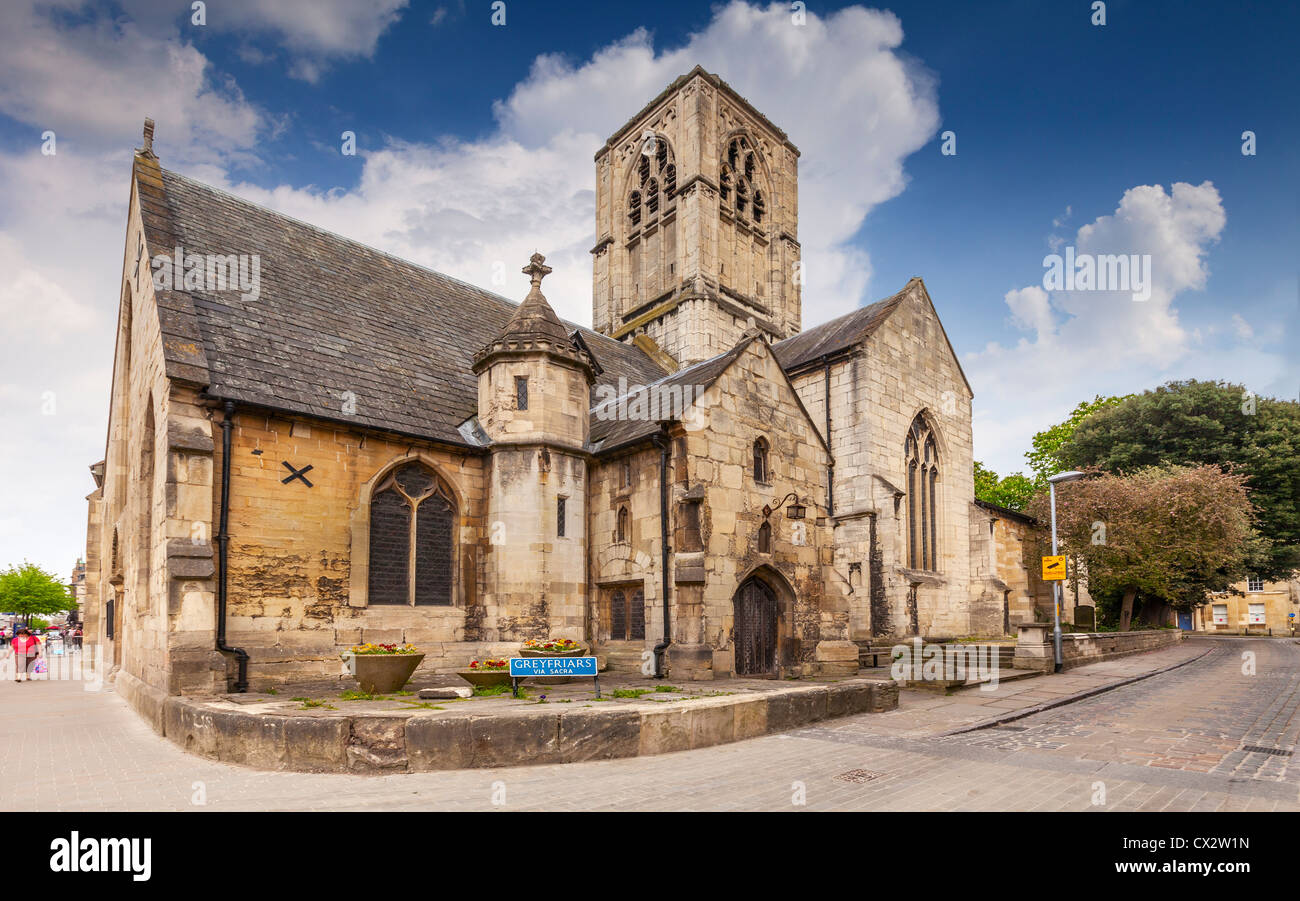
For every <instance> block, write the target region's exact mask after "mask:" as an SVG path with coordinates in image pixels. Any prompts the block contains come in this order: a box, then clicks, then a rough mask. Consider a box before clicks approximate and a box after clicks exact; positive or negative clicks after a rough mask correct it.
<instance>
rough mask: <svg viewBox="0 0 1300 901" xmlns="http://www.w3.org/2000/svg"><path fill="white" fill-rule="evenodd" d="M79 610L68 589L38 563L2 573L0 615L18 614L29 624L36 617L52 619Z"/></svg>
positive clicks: (0, 577)
mask: <svg viewBox="0 0 1300 901" xmlns="http://www.w3.org/2000/svg"><path fill="white" fill-rule="evenodd" d="M76 609H77V602H76V600H75V599H73V597H72V595H71V593H70V592H69V589H68V586H67V585H64V584H63V583H62V582H60V581H59V580H58V579H56V578H55V577H54V576H53V575H51V574H50V573H47V572H46V571H45V570H43V569H41V568H40V567H39V566H37V565H36V564H34V563H26V562H24V563H23V565H22V566H11V567H9V568H8V569H7V570H5V571H4V572H0V611H4V612H5V613H17V614H18V615H19V616H21V617H23V619H24V620H26V619H29V618H30V617H32V616H34V615H36V614H43V615H46V616H52V615H54V614H55V613H59V612H61V611H63V610H76Z"/></svg>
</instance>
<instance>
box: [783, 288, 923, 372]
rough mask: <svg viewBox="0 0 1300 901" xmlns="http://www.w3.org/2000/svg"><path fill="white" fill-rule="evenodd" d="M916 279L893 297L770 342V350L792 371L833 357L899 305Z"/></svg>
mask: <svg viewBox="0 0 1300 901" xmlns="http://www.w3.org/2000/svg"><path fill="white" fill-rule="evenodd" d="M919 281H920V279H915V278H914V279H912V280H911V281H909V282H908V283H907V285H906V286H905V287H904V288H903V290H901V291H899V292H898V293H897V294H895V295H893V296H892V297H886V298H885V299H884V300H878V301H876V302H875V303H873V304H868V305H867V306H865V307H859V308H858V309H856V310H854V311H853V312H852V313H846V314H845V315H843V316H841V317H839V318H838V319H832V320H831V321H830V322H823V323H822V324H821V325H819V326H816V327H814V328H810V329H808V331H806V332H800V333H799V334H797V335H791V336H790V337H789V338H786V339H785V340H784V341H778V342H777V343H776V344H773V345H772V350H773V352H774V353H775V354H776V358H777V360H778V361H780V363H781V368H782V369H784V370H785V371H786V372H793V371H794V370H797V369H799V368H800V367H802V366H806V365H808V364H809V363H813V362H815V361H817V360H820V359H821V358H822V357H833V356H835V355H836V354H838V353H840V352H842V351H845V350H848V349H849V348H850V347H853V346H855V345H857V344H860V343H862V341H864V340H866V339H867V338H868V337H870V336H871V333H872V332H874V331H875V330H876V329H877V328H879V327H880V324H881V323H882V322H884V321H885V320H886V319H888V318H889V314H891V313H893V312H894V310H896V309H898V305H899V304H900V303H902V302H903V297H904V295H906V294H907V292H908V290H909V289H910V288H911V287H912V285H913V284H914V283H917V282H919Z"/></svg>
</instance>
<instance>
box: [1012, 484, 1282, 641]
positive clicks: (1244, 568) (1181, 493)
mask: <svg viewBox="0 0 1300 901" xmlns="http://www.w3.org/2000/svg"><path fill="white" fill-rule="evenodd" d="M1057 496H1058V497H1057V505H1056V511H1057V531H1058V534H1059V537H1060V543H1061V548H1062V552H1063V553H1065V554H1069V555H1071V556H1073V557H1075V558H1076V560H1077V565H1078V567H1079V569H1080V570H1081V571H1082V572H1081V573H1080V575H1081V576H1083V577H1086V578H1087V581H1088V590H1089V592H1090V593H1091V594H1092V596H1093V598H1094V599H1096V600H1097V602H1098V604H1099V605H1100V604H1105V605H1107V606H1111V607H1113V606H1114V605H1115V604H1116V603H1117V602H1118V603H1119V605H1120V607H1121V613H1120V629H1121V630H1126V629H1128V626H1129V620H1130V618H1131V615H1132V611H1133V604H1134V601H1135V600H1137V599H1138V597H1139V596H1140V597H1141V599H1142V601H1143V608H1144V612H1145V614H1146V619H1147V621H1148V622H1150V623H1152V624H1153V625H1160V624H1162V623H1163V619H1164V617H1165V615H1166V613H1167V608H1169V607H1173V608H1177V609H1189V608H1191V607H1196V606H1200V605H1201V604H1204V603H1206V602H1207V601H1208V599H1209V596H1210V595H1211V594H1212V593H1214V592H1220V591H1224V590H1227V589H1229V588H1230V587H1231V586H1232V585H1233V583H1235V582H1239V581H1241V580H1242V579H1243V578H1245V577H1246V574H1247V573H1248V572H1249V571H1250V567H1251V566H1253V565H1255V564H1256V563H1257V561H1258V558H1259V556H1260V554H1261V551H1262V544H1261V542H1260V540H1259V536H1258V535H1257V534H1256V533H1255V532H1254V530H1253V528H1252V509H1251V504H1250V501H1249V499H1248V497H1247V489H1246V478H1245V476H1244V475H1241V474H1238V473H1234V472H1225V471H1224V470H1223V469H1221V468H1219V467H1217V466H1198V467H1189V466H1167V467H1150V468H1147V469H1143V470H1140V471H1138V472H1135V473H1133V474H1132V475H1126V476H1124V475H1113V474H1105V473H1095V474H1094V477H1092V478H1088V479H1083V480H1080V481H1077V482H1069V483H1066V484H1064V485H1061V486H1059V487H1058V488H1057ZM1030 510H1031V515H1034V516H1036V517H1038V518H1039V519H1040V521H1044V522H1045V521H1046V520H1047V517H1048V511H1047V500H1046V499H1045V498H1044V497H1042V496H1041V495H1039V496H1036V497H1035V498H1034V501H1033V503H1032V504H1030Z"/></svg>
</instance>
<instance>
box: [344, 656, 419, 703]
mask: <svg viewBox="0 0 1300 901" xmlns="http://www.w3.org/2000/svg"><path fill="white" fill-rule="evenodd" d="M348 660H349V661H350V662H349V667H348V668H349V669H350V670H351V671H352V676H353V678H355V679H356V680H357V683H358V684H359V685H360V686H361V690H362V691H364V692H366V693H367V694H387V693H388V692H390V691H397V690H398V689H399V688H401V687H402V686H403V685H405V684H406V683H407V682H409V681H410V679H411V676H412V675H413V674H414V673H415V669H416V667H418V666H419V665H420V662H421V661H422V660H424V655H423V654H350V655H348Z"/></svg>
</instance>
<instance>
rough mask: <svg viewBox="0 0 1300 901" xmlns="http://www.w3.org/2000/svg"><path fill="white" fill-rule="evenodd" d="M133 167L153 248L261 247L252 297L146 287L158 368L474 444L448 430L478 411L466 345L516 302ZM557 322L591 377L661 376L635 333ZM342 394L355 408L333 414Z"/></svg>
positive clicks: (214, 389) (217, 391) (211, 385)
mask: <svg viewBox="0 0 1300 901" xmlns="http://www.w3.org/2000/svg"><path fill="white" fill-rule="evenodd" d="M136 179H137V185H139V192H140V199H141V204H142V212H143V214H144V218H145V230H146V237H147V240H148V242H149V247H148V253H149V255H150V256H151V257H152V256H155V255H157V254H159V253H170V252H171V251H172V249H173V247H175V246H177V245H180V246H183V247H184V248H185V249H186V251H187V252H194V253H210V254H219V255H223V256H225V255H229V254H257V255H258V256H259V258H260V274H261V291H260V296H259V297H258V298H257V299H250V300H247V301H245V300H243V299H242V298H241V297H240V294H239V292H238V291H237V290H235V291H230V290H227V291H220V292H217V291H208V290H185V291H159V292H157V294H158V307H159V315H160V317H162V319H163V332H164V346H165V354H166V358H167V371H168V375H170V376H173V377H175V378H179V379H183V380H186V381H190V382H194V383H197V384H200V385H206V386H207V392H208V394H210V395H212V396H214V397H220V398H223V399H230V400H234V401H236V402H243V403H248V404H255V405H259V406H264V407H268V408H271V409H278V410H283V411H286V412H291V413H301V414H306V415H310V416H317V417H322V418H325V419H331V420H336V421H343V422H350V423H355V424H356V425H358V426H365V427H371V428H376V429H383V430H387V431H393V432H398V433H401V434H406V435H411V436H418V437H422V438H428V439H432V440H435V441H442V442H447V443H451V444H456V445H465V446H473V443H472V442H470V441H467V440H466V438H465V435H464V434H463V433H462V432H461V431H460V430H458V428H457V426H459V425H460V424H461V423H463V422H464V421H465V420H467V419H468V418H469V417H471V416H473V415H474V414H475V413H476V412H477V410H478V380H477V378H476V377H475V376H474V374H473V372H472V371H471V365H472V356H473V354H474V353H475V352H476V351H477V350H479V349H480V348H482V347H484V346H485V345H487V344H488V343H489V342H491V341H492V340H493V339H494V338H496V337H497V336H498V335H499V334H500V333H501V332H502V331H503V329H504V328H505V327H506V326H507V324H508V323H509V322H510V321H511V319H512V317H514V316H515V315H516V313H517V312H518V311H519V307H518V305H516V304H515V303H512V302H511V301H509V300H507V299H506V298H504V297H501V296H499V295H496V294H493V293H492V292H490V291H484V290H482V289H481V288H476V287H474V286H472V285H468V284H466V283H464V282H461V281H458V280H456V279H453V278H450V277H449V276H446V275H443V274H441V273H438V272H434V271H433V270H430V269H426V268H424V267H422V266H418V265H416V264H414V263H409V262H406V261H404V260H400V259H397V258H396V257H393V256H390V255H388V254H386V253H383V252H382V251H379V250H375V249H374V248H371V247H367V246H365V245H363V244H360V243H357V242H355V241H351V240H349V239H347V238H343V237H340V236H338V235H334V234H331V233H329V232H326V231H323V230H321V229H318V228H315V227H313V226H311V225H307V224H306V223H303V222H299V221H298V220H296V219H293V218H290V217H288V216H285V215H283V214H280V213H277V212H274V211H272V210H269V209H266V208H264V207H260V206H257V205H256V204H253V203H249V202H248V201H245V200H241V199H239V198H238V197H235V196H233V195H231V194H227V193H225V192H223V191H219V190H217V189H216V188H213V187H210V186H208V185H204V184H201V183H199V182H196V181H193V180H191V179H188V178H186V177H184V176H182V175H178V174H176V173H174V172H170V171H167V170H165V169H160V168H159V167H158V166H157V163H156V161H155V160H153V159H152V158H150V157H149V156H147V155H144V154H137V156H136ZM521 288H522V285H521ZM526 312H527V311H526ZM532 312H535V311H532ZM552 315H553V314H552ZM549 325H550V324H549V323H547V326H548V327H549ZM566 328H567V329H568V330H569V332H572V331H573V330H575V329H576V330H577V331H578V332H579V334H580V335H581V337H582V339H583V341H584V342H585V344H586V347H588V348H589V349H590V351H591V353H592V355H593V356H594V357H595V359H596V361H597V362H598V363H599V366H600V370H601V375H600V377H599V379H598V382H597V384H607V383H613V384H617V383H618V379H619V377H620V376H621V377H623V378H625V379H627V381H628V383H633V384H644V383H647V382H650V381H652V380H655V379H658V378H660V377H661V376H662V375H663V370H662V369H660V368H659V367H658V366H656V365H655V363H654V362H653V361H651V360H650V358H649V357H647V356H646V355H645V354H644V353H642V352H641V350H639V349H638V348H636V347H635V346H633V345H628V344H623V343H621V342H618V341H614V340H613V339H611V338H608V337H605V336H604V335H600V334H597V333H596V332H593V331H591V330H590V329H585V328H580V327H579V326H576V325H573V324H567V325H566ZM345 392H351V394H352V395H353V396H355V401H354V403H355V410H356V412H355V413H352V414H347V413H343V412H342V410H343V405H344V402H345V397H346V395H345Z"/></svg>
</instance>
